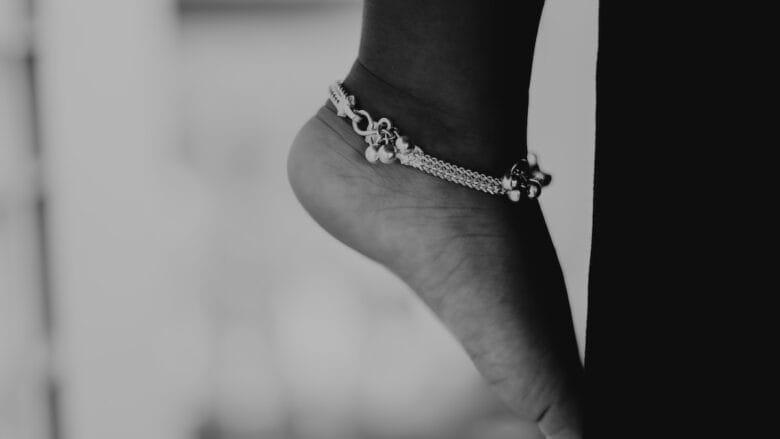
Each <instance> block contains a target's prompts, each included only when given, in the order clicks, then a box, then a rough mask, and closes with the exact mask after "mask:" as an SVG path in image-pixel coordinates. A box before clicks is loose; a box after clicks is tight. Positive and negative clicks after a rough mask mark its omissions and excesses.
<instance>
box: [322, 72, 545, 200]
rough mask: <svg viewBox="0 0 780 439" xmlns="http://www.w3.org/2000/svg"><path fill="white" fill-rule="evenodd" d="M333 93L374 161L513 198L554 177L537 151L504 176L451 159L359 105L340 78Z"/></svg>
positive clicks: (534, 192) (536, 192) (538, 189)
mask: <svg viewBox="0 0 780 439" xmlns="http://www.w3.org/2000/svg"><path fill="white" fill-rule="evenodd" d="M329 97H330V101H331V102H332V103H333V105H334V106H335V107H336V112H337V114H338V116H339V117H343V118H346V119H350V120H351V121H352V129H353V130H354V131H355V133H357V134H358V135H360V136H361V137H363V138H364V139H365V141H366V144H368V146H367V147H366V152H365V156H366V160H368V162H369V163H371V164H375V163H377V162H382V163H385V164H390V163H393V162H395V161H398V162H399V163H401V164H402V165H405V166H410V167H412V168H415V169H418V170H420V171H423V172H425V173H427V174H430V175H433V176H436V177H438V178H441V179H443V180H447V181H450V182H453V183H457V184H459V185H461V186H465V187H468V188H471V189H475V190H478V191H482V192H485V193H488V194H491V195H506V196H507V197H508V198H509V199H510V200H512V201H519V200H520V199H522V198H527V199H535V198H538V197H539V196H540V195H541V193H542V188H543V187H544V186H547V185H548V184H550V181H551V180H552V177H551V176H550V175H549V174H546V173H544V172H542V171H541V170H540V169H539V164H538V163H537V160H536V156H535V155H534V154H528V157H527V158H526V159H523V160H521V161H520V162H519V163H515V164H514V165H512V167H511V168H509V170H508V171H507V172H506V174H504V176H503V177H502V178H501V179H498V178H496V177H491V176H489V175H485V174H481V173H479V172H476V171H471V170H469V169H466V168H463V167H461V166H457V165H453V164H451V163H447V162H445V161H443V160H440V159H437V158H435V157H432V156H430V155H428V154H426V153H425V152H424V151H423V150H422V148H420V147H419V146H417V145H412V144H411V142H410V141H409V138H408V137H406V136H402V135H401V134H400V133H399V132H398V129H397V128H395V127H394V126H393V124H392V123H391V122H390V120H389V119H387V118H386V117H383V118H381V119H379V120H374V119H373V118H372V117H371V115H370V114H368V112H367V111H366V110H362V109H358V108H357V107H356V105H355V97H354V96H352V95H349V94H347V91H346V90H345V89H344V86H343V85H342V84H341V82H340V81H337V82H336V83H334V84H333V85H331V86H330V96H329Z"/></svg>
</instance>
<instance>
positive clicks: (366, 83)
mask: <svg viewBox="0 0 780 439" xmlns="http://www.w3.org/2000/svg"><path fill="white" fill-rule="evenodd" d="M344 84H345V86H346V88H347V90H348V91H349V92H350V93H351V94H354V95H355V97H356V98H357V100H358V106H359V107H360V108H363V109H365V110H367V111H368V112H369V113H371V114H372V115H373V116H374V117H387V118H389V119H390V120H392V121H393V124H394V125H396V126H398V127H399V129H400V130H401V131H402V133H404V134H405V135H408V136H409V137H410V138H411V139H412V141H413V142H414V143H415V144H417V145H419V146H420V147H422V148H423V149H424V150H425V151H426V152H428V153H429V154H432V155H434V156H436V157H439V158H442V159H445V160H447V161H450V162H452V163H455V164H459V165H462V166H464V167H467V168H470V169H474V170H478V171H482V172H486V173H489V174H492V175H501V174H502V173H503V172H505V171H506V169H507V168H508V167H509V166H510V165H511V163H513V162H515V161H517V160H519V159H520V158H522V157H524V156H525V153H526V109H527V100H522V99H519V100H518V99H514V101H513V102H509V99H510V98H509V97H508V96H507V97H488V98H487V99H480V101H482V103H476V102H478V101H477V100H475V105H474V106H472V107H468V108H455V107H452V108H448V107H447V106H446V104H443V103H442V102H441V99H438V98H436V97H432V96H421V95H420V93H419V92H418V93H416V94H415V93H413V92H412V91H411V90H413V89H414V88H413V87H411V86H409V87H407V86H405V85H404V84H395V83H390V82H389V81H388V80H386V79H385V77H384V76H383V75H382V72H375V71H371V70H369V69H368V68H367V67H366V66H365V65H363V64H362V63H361V62H360V61H359V60H358V61H357V62H355V64H354V66H353V67H352V70H351V71H350V73H349V75H348V76H347V78H346V79H345V81H344ZM462 93H463V94H470V95H473V94H475V91H474V90H473V89H471V90H463V91H462Z"/></svg>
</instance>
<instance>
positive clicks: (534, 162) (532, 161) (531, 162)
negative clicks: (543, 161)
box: [526, 152, 539, 168]
mask: <svg viewBox="0 0 780 439" xmlns="http://www.w3.org/2000/svg"><path fill="white" fill-rule="evenodd" d="M526 157H527V158H526V160H527V161H528V167H530V168H535V167H537V166H539V158H538V157H537V156H536V154H534V153H532V152H529V153H528V155H527V156H526Z"/></svg>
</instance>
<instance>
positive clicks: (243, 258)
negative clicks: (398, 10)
mask: <svg viewBox="0 0 780 439" xmlns="http://www.w3.org/2000/svg"><path fill="white" fill-rule="evenodd" d="M596 11H597V4H596V3H595V1H593V0H586V1H574V0H548V2H547V5H546V8H545V12H544V17H543V23H542V28H541V33H540V37H539V41H538V44H537V47H538V48H537V56H536V61H535V65H534V80H533V86H532V105H531V115H530V128H529V137H530V144H531V145H532V148H533V149H535V150H537V151H539V152H540V153H541V154H542V155H543V157H544V163H545V165H546V167H548V168H549V169H550V170H551V171H552V172H553V173H554V175H555V177H556V180H555V183H554V185H553V186H552V187H551V188H550V190H549V191H548V192H547V193H546V195H545V197H544V198H543V200H542V202H543V206H544V209H545V214H546V216H547V218H548V221H549V224H550V228H551V230H552V233H553V239H554V241H555V243H556V246H557V247H558V251H559V254H560V257H561V260H562V263H563V267H564V271H565V275H566V280H567V284H568V287H569V290H570V296H571V301H572V305H573V314H574V315H573V317H574V320H575V326H576V329H577V332H578V338H579V341H580V343H581V346H580V348H581V350H582V348H583V346H582V341H583V335H584V328H585V326H584V324H585V312H586V310H585V303H586V288H585V287H586V282H587V262H588V251H589V230H590V212H591V210H590V209H591V208H590V203H591V184H592V161H593V159H592V154H593V130H594V124H593V109H594V91H593V81H594V72H595V53H596V48H595V45H596ZM360 17H361V4H360V3H359V2H357V1H335V0H334V1H328V0H320V1H314V0H310V1H304V0H300V1H293V0H289V1H282V0H277V1H263V0H181V1H178V2H177V1H174V0H132V1H118V0H115V1H111V0H0V439H106V438H111V439H122V438H128V439H130V438H132V439H138V438H144V439H157V438H160V439H163V438H164V439H178V438H181V439H249V438H252V439H293V438H295V439H315V438H316V439H331V438H332V439H372V438H377V439H379V438H408V439H423V438H425V439H428V438H431V439H434V438H442V439H443V438H447V439H459V438H463V439H472V438H473V439H477V438H478V439H494V438H495V439H504V438H507V439H508V438H524V437H527V438H535V437H537V434H536V433H535V432H534V430H533V428H531V427H530V426H528V425H525V424H522V423H520V422H517V421H516V420H513V418H512V417H511V415H509V414H508V413H506V412H505V411H504V409H503V408H502V407H501V405H500V404H499V403H498V402H497V401H496V400H495V399H494V398H493V396H492V395H491V394H490V393H489V392H488V391H486V389H485V386H484V383H483V382H482V381H481V379H480V378H479V376H478V375H477V374H476V372H475V371H474V369H473V367H472V366H471V364H470V363H469V361H468V359H467V357H466V356H465V355H464V354H463V353H462V352H461V351H460V349H459V348H458V346H457V345H456V343H455V342H454V341H453V340H452V338H451V337H450V336H449V335H448V334H447V333H446V331H445V330H444V329H443V328H442V327H441V326H440V325H439V324H438V323H437V322H436V321H435V320H434V319H433V318H432V316H431V315H430V314H429V312H428V311H427V310H426V309H425V308H424V307H423V306H422V305H421V303H420V302H418V301H417V299H416V298H415V297H414V295H413V294H412V293H411V292H410V291H409V290H408V289H407V287H405V286H404V285H403V284H402V283H401V282H400V281H399V280H397V279H396V278H394V277H393V276H392V275H390V274H389V273H388V272H386V271H385V270H384V269H383V268H381V267H379V266H377V265H375V264H374V263H372V262H370V261H368V260H365V259H364V258H363V257H362V256H359V255H358V254H356V253H353V252H352V251H351V250H349V249H347V248H346V247H344V246H343V245H342V244H340V243H338V242H337V241H335V240H334V239H331V238H330V237H328V236H327V235H326V234H325V233H324V232H323V231H321V230H320V229H319V228H318V227H317V226H316V224H315V223H314V222H313V221H312V220H311V219H310V218H309V217H308V216H307V215H306V214H305V212H304V211H303V210H302V209H301V208H300V207H299V206H298V205H297V203H296V201H295V199H294V197H293V195H292V192H291V190H290V189H289V188H288V185H287V181H286V176H285V157H286V151H287V146H288V145H289V144H290V142H291V141H292V138H293V136H294V135H295V133H296V131H297V129H298V127H299V126H300V125H301V124H302V123H303V122H304V121H305V120H306V119H307V118H308V117H309V116H310V115H311V114H313V112H314V111H315V110H316V109H317V107H318V106H319V105H321V104H322V103H323V102H324V100H325V95H326V93H325V91H326V88H327V85H328V84H329V83H330V82H331V81H333V80H334V79H337V78H341V77H343V76H344V75H345V74H346V72H347V70H348V69H349V67H350V65H351V63H352V61H353V57H354V56H355V54H356V50H357V45H358V42H359V30H360Z"/></svg>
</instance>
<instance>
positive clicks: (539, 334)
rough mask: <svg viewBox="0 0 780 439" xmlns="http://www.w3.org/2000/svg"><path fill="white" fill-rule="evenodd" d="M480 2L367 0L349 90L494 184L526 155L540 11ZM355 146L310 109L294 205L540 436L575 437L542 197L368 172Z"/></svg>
mask: <svg viewBox="0 0 780 439" xmlns="http://www.w3.org/2000/svg"><path fill="white" fill-rule="evenodd" d="M487 3H489V2H477V1H443V0H441V1H426V2H419V1H414V2H413V1H406V0H401V1H397V0H393V1H390V0H387V1H378V0H374V1H367V2H366V9H365V17H364V31H363V38H362V42H361V49H360V54H359V56H358V60H357V61H356V63H355V65H354V66H353V68H352V70H351V72H350V74H349V76H348V77H347V78H346V80H345V86H346V87H347V89H348V90H349V91H350V92H351V93H353V94H355V95H356V96H357V98H358V105H359V106H360V107H362V108H365V109H366V110H368V111H369V112H371V113H372V114H376V115H380V114H381V115H386V116H388V117H390V118H391V119H392V120H393V122H394V123H395V124H396V126H398V127H399V128H400V129H401V131H402V132H404V133H405V134H407V135H409V136H410V137H411V138H412V140H413V141H414V142H415V143H416V144H419V145H421V146H422V147H423V148H424V149H425V150H426V152H429V153H431V154H433V155H434V156H437V157H440V158H443V159H445V160H448V161H451V162H454V163H458V164H464V165H467V166H468V167H469V168H471V169H476V170H480V171H482V172H486V173H490V174H492V175H500V174H501V173H503V172H504V171H505V170H506V168H508V166H509V165H510V164H511V163H512V162H513V161H515V160H517V159H518V158H520V157H523V156H524V155H525V126H526V120H525V119H526V113H527V104H528V93H527V89H528V81H529V77H530V66H531V60H532V56H533V43H534V39H535V35H536V28H537V26H538V19H539V14H540V13H541V6H542V4H541V3H540V2H522V4H521V5H519V6H517V5H514V8H513V10H512V11H511V13H510V11H509V10H503V8H508V7H509V6H508V4H507V5H504V4H503V3H504V2H501V4H500V5H499V4H498V2H496V3H497V4H492V3H491V4H490V5H488V4H487ZM518 7H519V11H518ZM518 14H520V15H519V16H518ZM510 53H511V54H512V58H513V61H514V62H510V61H509V58H508V56H507V54H510ZM364 149H365V144H364V143H363V139H362V138H360V137H359V136H357V135H356V134H355V133H354V132H353V131H352V128H351V126H350V125H349V124H348V123H347V122H346V121H344V120H343V119H340V118H338V117H337V116H336V115H335V112H334V110H333V108H332V107H330V106H326V107H323V108H321V109H320V110H319V111H318V112H317V114H316V116H314V117H313V118H312V119H311V120H310V121H309V122H307V124H306V125H305V126H304V127H303V128H302V129H301V131H300V133H299V135H298V136H297V138H296V140H295V142H294V143H293V145H292V148H291V150H290V155H289V158H288V175H289V179H290V183H291V185H292V188H293V190H294V191H295V193H296V196H297V197H298V199H299V201H300V202H301V204H302V205H303V207H304V208H305V209H306V210H307V211H308V212H309V213H310V214H311V216H312V217H313V218H314V219H315V220H316V221H317V222H318V223H319V224H320V225H322V227H323V228H325V230H327V231H328V232H330V233H331V234H332V235H333V236H334V237H336V238H337V239H339V240H341V241H342V242H344V243H345V244H347V245H349V246H350V247H352V248H353V249H355V250H356V251H358V252H361V253H363V254H364V255H366V256H368V257H370V258H372V259H374V260H376V261H377V262H379V263H381V264H383V265H385V266H386V267H387V268H388V269H390V270H391V271H393V272H394V273H396V274H397V275H398V276H399V277H400V278H401V279H403V280H404V281H405V282H406V283H407V284H409V286H410V287H411V288H412V289H413V290H414V291H415V292H416V293H417V294H418V295H419V296H420V297H421V298H422V299H423V301H424V302H425V303H426V304H427V305H428V306H429V307H430V308H431V309H432V311H433V312H434V314H435V315H436V316H437V317H438V318H440V319H441V320H442V322H443V323H444V324H445V326H446V327H447V328H448V329H449V330H450V331H451V332H452V333H453V334H454V335H455V337H456V338H457V339H458V340H459V341H460V343H461V344H462V346H463V347H464V349H465V350H466V352H467V353H468V354H469V356H470V357H471V359H472V361H473V362H474V364H475V365H476V367H477V369H478V370H479V371H480V372H481V373H482V374H483V376H484V377H485V378H486V380H487V381H488V382H489V383H490V385H491V386H492V388H493V389H494V390H495V391H496V393H497V394H498V395H499V396H500V397H501V398H502V399H503V400H504V401H505V402H506V404H507V405H508V406H509V407H510V408H512V409H513V410H514V411H515V412H516V413H517V414H518V415H519V416H521V417H522V418H524V419H527V420H532V421H535V422H537V424H538V426H539V428H540V430H541V431H542V432H543V433H544V434H545V435H546V436H547V437H549V438H554V439H568V438H580V437H582V407H581V399H582V390H581V389H582V385H581V381H582V366H581V363H580V361H579V355H578V351H577V346H576V341H575V338H574V331H573V327H572V322H571V314H570V310H569V304H568V298H567V294H566V290H565V285H564V282H563V277H562V274H561V270H560V266H559V263H558V259H557V256H556V254H555V249H554V248H553V245H552V242H551V240H550V236H549V232H548V230H547V227H546V225H545V221H544V217H543V215H542V212H541V209H540V207H539V205H538V203H537V202H535V201H524V202H521V203H510V202H509V201H508V200H507V199H506V198H503V197H495V196H489V195H486V194H483V193H480V192H477V191H473V190H470V189H466V188H463V187H460V186H457V185H455V184H452V183H449V182H445V181H442V180H439V179H437V178H435V177H432V176H429V175H426V174H424V173H421V172H419V171H417V170H414V169H410V168H406V167H403V166H400V165H374V166H372V165H370V164H368V163H367V162H366V161H365V159H364V158H363V151H364Z"/></svg>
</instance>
